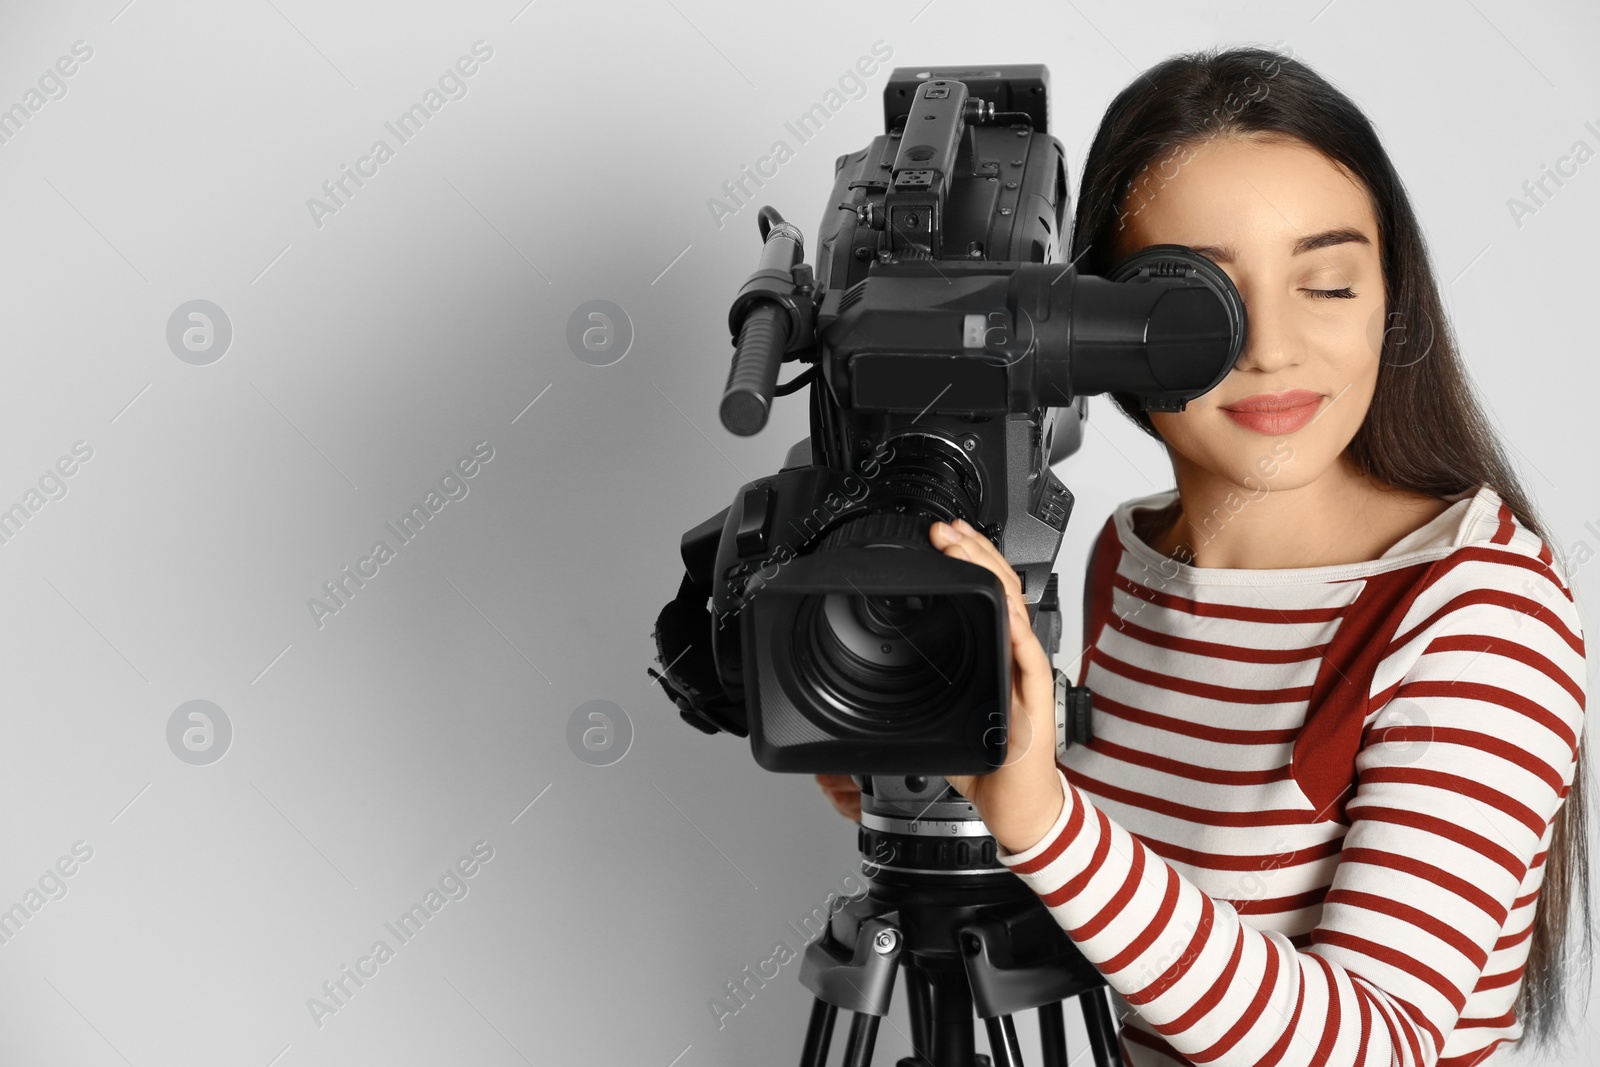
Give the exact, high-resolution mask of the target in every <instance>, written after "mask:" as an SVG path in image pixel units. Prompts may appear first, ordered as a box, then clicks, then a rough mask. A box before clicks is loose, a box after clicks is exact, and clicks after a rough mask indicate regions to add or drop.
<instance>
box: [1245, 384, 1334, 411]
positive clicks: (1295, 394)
mask: <svg viewBox="0 0 1600 1067" xmlns="http://www.w3.org/2000/svg"><path fill="white" fill-rule="evenodd" d="M1321 399H1322V394H1321V393H1313V392H1312V391H1311V390H1309V389H1289V390H1286V391H1285V392H1282V393H1257V394H1256V395H1255V396H1247V397H1245V398H1244V399H1243V400H1236V401H1234V402H1233V403H1231V404H1225V405H1223V409H1222V410H1224V411H1238V412H1251V411H1292V410H1293V409H1295V408H1299V407H1304V406H1305V405H1307V404H1314V403H1316V402H1317V401H1318V400H1321Z"/></svg>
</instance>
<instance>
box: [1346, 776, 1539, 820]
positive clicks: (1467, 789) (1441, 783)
mask: <svg viewBox="0 0 1600 1067" xmlns="http://www.w3.org/2000/svg"><path fill="white" fill-rule="evenodd" d="M1376 782H1395V783H1400V784H1406V785H1425V786H1430V787H1432V788H1434V789H1440V790H1443V791H1445V792H1447V793H1459V794H1461V795H1462V796H1468V797H1471V798H1472V799H1474V800H1477V801H1481V802H1482V803H1484V804H1488V805H1489V806H1490V807H1492V808H1496V809H1498V810H1499V811H1503V812H1505V813H1506V814H1507V815H1509V816H1511V817H1512V818H1513V819H1515V820H1517V821H1518V822H1520V823H1521V824H1522V825H1524V826H1526V827H1527V828H1528V829H1530V830H1532V831H1533V832H1534V833H1535V834H1536V835H1542V834H1543V833H1544V827H1545V821H1544V820H1543V819H1541V818H1540V817H1539V814H1538V813H1537V812H1535V811H1534V810H1533V809H1532V808H1530V807H1528V806H1527V805H1526V804H1523V803H1521V802H1519V801H1517V800H1515V799H1513V798H1512V797H1510V796H1508V795H1506V794H1505V793H1502V792H1501V791H1500V790H1498V789H1495V788H1493V787H1491V786H1487V785H1484V784H1483V783H1482V782H1479V781H1475V780H1474V779H1471V778H1463V777H1461V775H1459V774H1446V773H1445V772H1444V771H1425V770H1419V769H1418V768H1416V767H1374V768H1373V769H1372V770H1369V771H1367V772H1366V773H1364V774H1362V776H1361V784H1362V785H1370V784H1373V783H1376Z"/></svg>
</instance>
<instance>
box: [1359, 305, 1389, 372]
mask: <svg viewBox="0 0 1600 1067" xmlns="http://www.w3.org/2000/svg"><path fill="white" fill-rule="evenodd" d="M1386 310H1387V309H1386V308H1385V307H1384V305H1382V304H1379V305H1378V306H1376V307H1375V308H1373V309H1372V314H1370V315H1368V316H1367V327H1366V331H1365V341H1366V351H1367V353H1368V354H1369V355H1370V356H1371V357H1372V358H1373V359H1374V360H1376V359H1378V358H1379V357H1380V356H1381V355H1382V354H1383V333H1384V328H1385V327H1386V326H1387V325H1388V315H1387V314H1386Z"/></svg>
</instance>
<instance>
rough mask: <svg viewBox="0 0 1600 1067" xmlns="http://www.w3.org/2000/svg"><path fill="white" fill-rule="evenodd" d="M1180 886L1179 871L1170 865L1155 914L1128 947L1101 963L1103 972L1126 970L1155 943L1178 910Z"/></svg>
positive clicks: (1114, 972) (1111, 972) (1101, 971)
mask: <svg viewBox="0 0 1600 1067" xmlns="http://www.w3.org/2000/svg"><path fill="white" fill-rule="evenodd" d="M1178 886H1179V882H1178V872H1177V871H1175V870H1173V869H1172V868H1171V867H1168V868H1167V889H1166V892H1165V893H1163V894H1162V895H1161V904H1160V906H1158V907H1157V908H1156V913H1155V915H1154V916H1152V917H1151V919H1150V921H1149V923H1147V924H1146V925H1145V928H1144V929H1143V930H1142V931H1140V933H1139V936H1138V937H1135V938H1134V939H1133V940H1132V941H1130V942H1128V945H1127V947H1126V948H1124V949H1123V950H1122V951H1121V952H1118V953H1117V954H1115V955H1113V956H1111V957H1109V958H1108V959H1106V960H1105V961H1104V962H1102V963H1101V964H1100V965H1099V966H1100V973H1101V974H1116V973H1117V972H1118V971H1122V970H1126V969H1127V968H1128V967H1129V966H1130V965H1131V964H1132V963H1133V961H1134V960H1136V959H1138V958H1139V954H1140V953H1142V952H1143V951H1144V950H1145V949H1147V948H1149V947H1150V946H1151V945H1153V944H1154V943H1155V940H1156V938H1157V937H1158V936H1160V935H1161V934H1162V933H1163V932H1164V931H1165V930H1166V927H1167V923H1168V922H1169V921H1171V919H1172V913H1173V912H1174V911H1176V910H1177V907H1178Z"/></svg>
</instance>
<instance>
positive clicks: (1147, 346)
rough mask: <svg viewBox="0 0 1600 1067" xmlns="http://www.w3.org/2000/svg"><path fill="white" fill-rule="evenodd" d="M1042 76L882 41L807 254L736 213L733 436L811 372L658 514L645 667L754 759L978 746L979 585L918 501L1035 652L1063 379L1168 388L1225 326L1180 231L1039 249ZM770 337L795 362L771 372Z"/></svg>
mask: <svg viewBox="0 0 1600 1067" xmlns="http://www.w3.org/2000/svg"><path fill="white" fill-rule="evenodd" d="M1048 89H1049V74H1048V71H1047V70H1046V69H1045V67H1043V66H1042V65H1008V66H997V67H990V68H981V69H941V70H921V71H919V70H915V69H913V68H907V67H901V68H897V69H896V70H895V71H894V72H893V74H892V76H891V77H890V79H889V81H888V84H887V85H886V87H885V89H884V128H885V132H884V133H883V134H881V135H879V136H877V137H874V138H873V140H872V143H871V144H870V145H868V146H867V147H866V148H864V149H862V150H861V151H858V152H853V153H849V154H847V155H843V156H840V157H839V158H838V160H837V161H836V163H835V181H834V187H833V192H832V194H831V196H830V198H829V200H828V205H827V208H826V210H825V211H824V213H823V218H822V222H821V225H820V226H819V227H818V230H817V233H818V240H817V246H816V266H815V268H814V269H813V267H812V266H811V265H809V264H807V263H805V262H804V258H805V249H804V239H803V237H802V235H801V233H800V231H799V230H798V229H797V228H796V227H795V226H794V225H793V224H791V223H789V222H786V221H784V219H783V218H782V217H781V216H780V215H779V214H778V212H776V211H775V210H773V209H772V208H771V207H763V208H762V209H761V211H760V212H759V216H758V224H759V228H760V233H761V239H762V248H761V256H760V261H759V266H758V268H757V269H756V271H755V272H754V273H753V274H751V275H750V277H749V279H748V280H747V281H746V282H745V284H744V286H743V287H742V288H741V289H740V290H739V293H738V295H737V296H736V297H735V299H734V301H733V305H732V307H731V309H730V311H729V315H728V322H729V327H730V330H731V333H732V337H733V342H734V344H735V351H734V355H733V362H732V367H731V370H730V373H729V376H728V381H727V386H726V388H725V390H724V393H723V397H722V402H721V408H720V416H721V420H722V423H723V425H724V427H726V428H727V429H728V430H729V431H730V432H732V433H735V434H739V435H742V436H748V435H751V434H754V433H757V432H758V431H760V430H761V428H762V427H763V426H764V425H765V423H766V420H767V416H768V414H769V412H770V410H771V405H772V402H773V398H774V397H776V396H782V395H786V394H788V393H791V392H795V391H797V390H799V389H801V388H804V387H809V395H810V435H809V436H808V437H807V438H805V439H803V440H801V441H800V442H798V443H797V444H795V445H794V446H793V447H792V448H791V449H789V452H788V455H787V457H786V459H785V461H784V463H783V465H782V467H781V468H780V469H779V470H778V472H777V473H776V474H772V475H769V476H767V477H764V478H759V479H757V480H755V481H753V482H750V483H748V484H746V485H743V486H741V487H740V488H739V489H738V491H737V492H736V493H735V494H734V497H733V502H732V503H731V504H729V505H728V506H727V507H725V508H723V509H722V510H721V511H719V512H717V513H716V514H715V515H713V516H711V517H710V518H708V519H707V520H706V521H705V522H702V523H700V524H699V525H697V526H695V527H694V528H693V529H691V530H689V531H687V532H686V533H685V534H684V535H683V540H682V545H681V554H682V558H683V563H684V567H685V574H684V576H683V579H682V581H681V583H680V586H679V589H678V594H677V597H676V598H675V599H674V600H673V601H672V602H670V603H668V604H667V605H666V607H665V608H663V609H662V611H661V613H660V615H659V616H658V618H657V620H656V628H655V632H654V638H655V641H656V651H657V657H658V662H659V663H660V664H661V665H662V670H661V671H659V672H658V671H656V670H655V669H653V668H651V669H649V673H650V675H651V676H652V677H653V678H655V679H656V680H657V681H658V682H659V683H660V684H661V686H662V688H663V690H664V691H665V692H666V693H667V695H668V696H669V697H670V698H671V699H672V700H673V702H674V703H675V704H676V705H677V706H678V708H679V711H680V714H681V715H682V717H683V718H684V720H685V721H687V722H688V723H689V724H690V725H692V726H695V727H696V728H698V729H701V730H703V731H705V732H707V733H716V732H719V731H725V732H728V733H732V734H735V735H737V736H740V737H745V736H748V737H749V738H750V742H751V749H752V752H753V754H754V756H755V758H756V761H757V763H759V764H760V765H761V766H762V767H764V768H766V769H768V770H773V771H790V772H813V773H815V772H824V771H826V772H834V773H851V774H860V775H931V774H983V773H986V772H988V771H991V770H993V769H995V768H997V767H999V766H1000V765H1001V764H1002V763H1003V762H1004V760H1005V755H1006V737H1007V731H1006V725H1007V722H1008V716H1009V713H1010V707H1009V702H1010V692H1011V682H1010V677H1011V669H1012V665H1011V654H1010V640H1009V632H1008V630H1007V627H1008V625H1009V618H1008V614H1007V611H1006V603H1005V595H1004V590H1003V587H1002V585H1001V583H1000V582H999V581H998V580H997V579H996V578H995V576H994V575H993V574H992V573H991V572H990V571H988V570H987V569H985V568H983V567H981V566H979V565H977V564H974V563H968V562H965V561H963V560H957V559H952V558H950V557H948V556H946V555H944V554H943V553H942V552H940V551H939V550H938V549H937V548H935V547H934V546H933V545H932V543H931V542H930V541H929V539H928V528H929V526H930V524H932V523H933V522H934V521H936V520H940V521H944V522H953V521H954V520H956V519H965V520H966V521H967V522H968V523H970V524H971V525H972V526H973V527H975V528H976V529H978V530H979V531H981V532H982V533H983V534H984V535H986V536H988V537H989V538H990V539H991V541H993V542H994V543H995V544H996V545H997V546H998V548H999V549H1000V551H1001V553H1002V554H1003V555H1004V556H1005V557H1006V559H1007V560H1008V561H1009V562H1010V563H1011V565H1012V566H1013V567H1014V568H1015V569H1016V571H1017V574H1018V576H1019V578H1020V579H1021V581H1022V589H1023V593H1024V596H1025V597H1026V599H1027V602H1028V607H1029V613H1030V618H1031V619H1032V622H1033V625H1034V628H1035V632H1036V633H1038V634H1039V635H1040V640H1041V643H1042V644H1043V645H1044V647H1045V649H1046V650H1047V651H1048V652H1052V653H1053V652H1054V651H1055V650H1056V648H1057V647H1058V645H1059V641H1060V633H1061V624H1060V609H1059V604H1058V601H1057V598H1056V576H1055V575H1054V574H1052V573H1051V567H1052V565H1053V562H1054V560H1055V557H1056V553H1057V551H1058V550H1059V549H1060V546H1061V539H1062V536H1063V534H1064V533H1065V530H1066V526H1067V520H1068V518H1069V517H1070V515H1071V513H1072V503H1073V497H1072V494H1071V492H1069V491H1068V489H1067V487H1066V486H1065V485H1064V484H1063V483H1062V482H1061V481H1060V479H1058V478H1057V477H1056V475H1055V473H1054V472H1053V471H1052V470H1051V466H1052V465H1053V464H1054V463H1056V462H1059V461H1060V460H1061V459H1063V458H1065V457H1066V456H1068V455H1070V454H1071V453H1072V452H1074V451H1075V450H1076V449H1077V447H1078V445H1079V443H1080V442H1081V440H1082V422H1083V419H1084V418H1085V417H1086V415H1087V406H1086V405H1087V398H1088V397H1089V396H1092V395H1095V394H1097V393H1105V392H1117V393H1128V394H1132V395H1133V396H1135V397H1136V398H1137V399H1138V401H1139V402H1140V403H1141V404H1142V405H1143V406H1144V407H1145V408H1146V409H1147V410H1148V409H1153V410H1163V411H1181V410H1183V408H1184V405H1185V403H1186V402H1187V401H1188V400H1190V399H1193V398H1194V397H1196V396H1199V395H1201V394H1202V393H1205V392H1206V391H1208V390H1210V389H1211V388H1213V387H1214V386H1215V385H1216V384H1217V383H1218V382H1220V381H1221V380H1222V379H1223V377H1224V376H1226V374H1227V373H1228V371H1229V370H1230V369H1231V368H1232V367H1233V365H1234V362H1235V361H1236V360H1237V358H1238V355H1239V352H1240V351H1241V349H1242V347H1243V344H1244V338H1245V329H1246V321H1245V309H1244V303H1243V301H1242V300H1241V299H1240V296H1239V294H1238V292H1237V290H1236V289H1235V288H1234V287H1233V285H1232V283H1231V282H1230V281H1229V279H1228V277H1227V275H1226V274H1224V273H1223V271H1222V270H1221V269H1220V268H1218V267H1217V266H1216V265H1215V264H1214V263H1212V262H1211V261H1210V260H1209V259H1207V258H1205V257H1204V256H1202V255H1199V254H1198V253H1194V252H1191V251H1189V250H1188V249H1187V248H1185V247H1184V246H1182V245H1154V246H1151V247H1148V248H1145V249H1142V250H1140V251H1138V252H1136V253H1134V254H1133V255H1131V256H1129V257H1128V258H1126V259H1125V260H1123V261H1122V262H1121V263H1120V264H1118V265H1117V266H1116V267H1115V268H1114V269H1113V270H1111V271H1110V272H1109V273H1108V274H1107V275H1106V276H1104V277H1097V276H1092V275H1085V274H1080V273H1079V272H1078V271H1077V270H1076V268H1075V267H1074V266H1073V264H1071V263H1063V262H1062V260H1063V259H1064V258H1065V255H1066V251H1067V249H1068V248H1069V247H1070V243H1069V242H1068V240H1067V234H1066V231H1067V228H1068V222H1069V219H1070V215H1069V213H1068V210H1067V205H1068V195H1067V169H1066V161H1065V157H1064V155H1063V152H1062V147H1061V144H1060V142H1059V141H1058V140H1057V139H1056V138H1055V137H1053V136H1051V135H1050V134H1049V132H1048V129H1049V124H1048V108H1047V98H1048ZM786 362H800V363H804V364H807V367H806V369H805V370H804V371H802V372H800V373H798V374H797V375H795V376H794V377H793V378H791V379H790V380H789V381H788V382H787V383H785V384H783V385H779V384H778V383H777V378H778V371H779V366H780V364H782V363H786ZM1057 693H1058V726H1060V727H1061V728H1062V732H1063V734H1064V735H1066V736H1067V737H1071V736H1073V735H1076V736H1078V737H1079V738H1080V739H1082V738H1083V737H1084V730H1085V729H1086V721H1087V716H1086V711H1087V707H1088V705H1087V700H1086V698H1087V692H1086V691H1078V690H1076V689H1075V688H1073V687H1067V686H1065V685H1064V677H1063V676H1061V675H1060V672H1059V671H1058V672H1057ZM1074 712H1076V714H1074ZM1074 719H1076V720H1077V721H1078V725H1077V727H1076V729H1074V727H1073V726H1072V725H1071V722H1072V720H1074ZM1059 743H1062V742H1058V744H1059Z"/></svg>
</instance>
